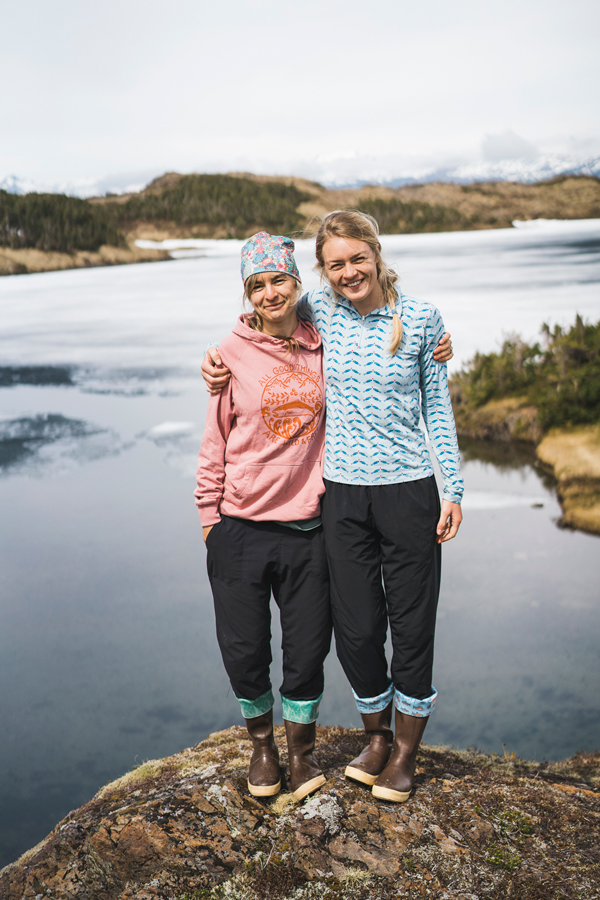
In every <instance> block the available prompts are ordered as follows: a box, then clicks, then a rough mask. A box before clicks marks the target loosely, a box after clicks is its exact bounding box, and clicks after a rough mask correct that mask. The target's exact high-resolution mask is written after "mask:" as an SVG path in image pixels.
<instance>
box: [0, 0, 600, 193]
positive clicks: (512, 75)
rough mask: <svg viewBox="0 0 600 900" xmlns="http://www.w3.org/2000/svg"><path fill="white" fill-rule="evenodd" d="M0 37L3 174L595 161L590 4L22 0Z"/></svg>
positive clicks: (10, 10)
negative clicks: (550, 156)
mask: <svg viewBox="0 0 600 900" xmlns="http://www.w3.org/2000/svg"><path fill="white" fill-rule="evenodd" d="M1 26H2V54H1V58H0V83H1V84H2V85H3V90H2V104H1V119H0V179H1V178H2V176H3V175H8V174H15V175H18V176H21V177H29V178H34V179H60V178H76V177H96V178H97V177H102V176H107V175H116V174H122V173H125V174H127V173H131V175H132V177H134V176H136V175H138V174H141V173H148V174H149V175H151V174H158V173H160V172H163V171H165V170H171V171H181V172H190V171H234V170H238V171H239V170H251V171H252V170H254V171H263V172H269V171H270V172H273V173H285V172H288V173H294V172H300V171H302V173H303V174H305V173H308V172H309V171H310V167H311V166H314V165H317V164H318V165H321V166H322V165H323V164H327V163H328V162H332V163H333V164H334V163H335V160H336V159H344V158H346V159H349V158H352V157H353V156H354V157H356V158H358V159H362V158H363V157H364V158H371V159H372V160H373V159H375V160H387V161H388V163H389V161H390V160H392V161H393V165H395V166H396V167H397V168H398V169H401V168H404V169H405V170H407V171H408V170H415V171H418V170H420V169H423V168H427V167H428V166H431V165H449V164H454V163H461V162H466V161H475V160H481V159H490V160H493V159H500V158H502V157H503V156H505V157H506V156H508V157H511V156H512V157H515V156H519V155H534V154H536V153H542V154H543V153H576V154H579V155H583V156H585V155H590V156H591V155H594V154H598V153H600V125H599V122H598V111H599V110H600V77H599V74H600V73H599V71H598V70H599V65H598V59H599V56H600V54H599V52H598V35H599V34H600V27H599V26H600V3H598V0H501V2H499V0H497V2H486V0H421V2H415V0H410V2H409V0H361V2H358V0H302V2H295V3H294V2H290V0H254V2H250V0H243V2H242V0H213V2H210V3H209V2H206V0H169V2H168V3H167V2H164V3H158V2H155V0H102V2H100V3H86V2H82V0H53V2H49V0H19V2H18V3H17V2H13V3H10V4H9V3H8V2H5V3H3V4H2V14H1ZM398 174H400V173H398Z"/></svg>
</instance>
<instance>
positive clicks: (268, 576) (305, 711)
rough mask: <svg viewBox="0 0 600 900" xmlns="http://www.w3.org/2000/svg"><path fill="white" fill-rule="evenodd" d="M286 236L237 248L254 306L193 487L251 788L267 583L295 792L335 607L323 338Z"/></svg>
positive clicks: (267, 714) (257, 783) (310, 787)
mask: <svg viewBox="0 0 600 900" xmlns="http://www.w3.org/2000/svg"><path fill="white" fill-rule="evenodd" d="M293 250H294V242H293V241H292V240H291V239H290V238H287V237H273V236H272V235H269V234H266V233H265V232H261V233H259V234H256V235H254V237H252V238H250V240H249V241H247V243H246V244H245V245H244V247H243V249H242V278H243V281H244V296H245V298H247V299H248V300H249V302H250V304H251V306H252V307H253V312H252V313H250V314H249V315H243V316H241V317H240V319H239V321H238V323H237V325H236V326H235V328H234V330H233V332H232V333H231V334H230V335H229V336H228V337H227V338H225V340H224V341H223V342H222V343H221V344H220V346H219V354H220V356H221V359H222V360H223V362H224V364H225V365H226V366H227V367H228V369H229V370H230V371H231V378H230V380H229V382H228V384H227V387H226V388H225V389H224V390H223V391H222V392H221V393H219V394H213V395H212V396H211V398H210V402H209V407H208V411H207V419H206V427H205V431H204V437H203V440H202V446H201V448H200V454H199V458H198V474H197V489H196V492H195V497H196V504H197V506H198V510H199V513H200V519H201V522H202V526H203V535H204V540H205V542H206V548H207V566H208V575H209V579H210V583H211V588H212V592H213V598H214V604H215V615H216V624H217V637H218V641H219V646H220V649H221V654H222V657H223V662H224V665H225V669H226V671H227V674H228V676H229V679H230V681H231V686H232V688H233V691H234V693H235V695H236V697H237V698H238V700H239V702H240V705H241V708H242V713H243V715H244V718H245V720H246V727H247V729H248V733H249V734H250V737H251V739H252V745H253V752H252V758H251V762H250V771H249V775H248V788H249V790H250V793H251V794H253V795H255V796H259V797H260V796H272V795H273V794H276V793H277V792H278V791H279V789H280V787H281V781H280V774H279V756H278V752H277V747H276V745H275V741H274V738H273V703H274V700H273V693H272V690H271V682H270V678H269V666H270V663H271V660H272V657H271V617H270V599H271V593H272V594H273V596H274V598H275V601H276V603H277V605H278V607H279V611H280V618H281V629H282V636H283V641H282V646H283V683H282V685H281V688H280V693H281V697H282V706H283V718H284V721H285V729H286V738H287V745H288V753H289V766H290V787H291V790H292V792H293V793H294V795H295V797H296V798H297V799H302V798H303V797H305V796H307V795H308V794H310V793H312V792H313V791H315V790H317V788H319V787H320V786H321V785H322V784H323V783H324V782H325V777H324V775H323V774H322V772H321V771H320V769H319V767H318V765H317V763H316V761H315V759H314V757H313V755H312V752H313V749H314V745H315V734H316V720H317V716H318V712H319V702H320V700H321V697H322V695H323V662H324V660H325V657H326V656H327V653H328V652H329V646H330V642H331V613H330V604H329V576H328V570H327V559H326V555H325V547H324V542H323V529H322V525H321V516H320V500H321V497H322V495H323V493H324V490H325V488H324V485H323V479H322V474H321V473H322V465H323V448H324V424H325V387H324V382H323V369H322V353H321V338H320V336H319V333H318V332H317V330H316V328H315V327H314V326H313V325H312V324H311V323H309V322H306V321H303V320H301V319H299V318H298V317H297V315H296V304H297V302H298V299H299V297H300V292H301V291H300V276H299V274H298V269H297V267H296V263H295V260H294V256H293Z"/></svg>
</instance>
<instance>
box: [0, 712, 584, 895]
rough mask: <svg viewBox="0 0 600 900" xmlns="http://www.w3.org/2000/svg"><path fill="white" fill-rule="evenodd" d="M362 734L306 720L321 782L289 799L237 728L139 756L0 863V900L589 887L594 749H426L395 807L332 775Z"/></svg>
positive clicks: (531, 891)
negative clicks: (263, 796)
mask: <svg viewBox="0 0 600 900" xmlns="http://www.w3.org/2000/svg"><path fill="white" fill-rule="evenodd" d="M276 732H277V734H276V736H277V740H278V743H279V746H280V747H281V748H282V749H283V748H284V746H285V742H284V736H283V729H282V728H281V727H279V728H277V729H276ZM363 743H364V738H363V736H362V734H361V733H360V732H358V731H354V730H345V729H342V728H319V729H318V756H319V759H320V762H321V764H322V766H323V769H324V771H325V774H326V775H327V778H328V780H327V783H326V784H325V785H324V786H323V788H322V789H321V790H320V791H319V792H318V793H317V794H315V795H314V796H313V797H310V798H308V799H307V800H306V801H304V802H303V803H299V804H298V803H296V802H295V801H294V799H293V797H292V796H291V795H290V794H285V793H283V794H281V795H280V796H279V797H277V798H276V799H275V800H274V801H271V802H266V801H265V802H259V801H257V800H255V799H254V798H252V797H251V796H250V795H249V794H248V791H247V788H246V767H247V763H248V759H249V756H250V745H249V740H248V737H247V735H246V733H245V731H244V730H243V729H241V728H238V727H234V728H230V729H228V730H227V731H224V732H220V733H218V734H214V735H211V737H210V738H208V739H207V740H206V741H203V742H202V743H200V744H198V745H197V746H196V747H193V748H191V749H189V750H185V751H183V752H182V753H179V754H177V755H176V756H172V757H168V758H167V759H164V760H155V761H151V762H148V763H145V764H143V765H142V766H140V767H139V768H137V769H135V770H134V771H133V772H130V773H128V774H127V775H125V776H124V777H123V778H121V779H119V780H118V781H115V782H113V783H112V784H109V785H107V786H106V787H105V788H103V789H102V790H101V791H100V792H99V793H98V794H97V795H96V797H94V799H93V800H91V801H90V802H89V803H87V804H86V805H85V806H82V807H81V808H80V809H78V810H75V811H74V812H72V813H70V814H69V815H68V816H67V817H66V818H65V819H64V820H63V821H62V822H61V823H59V825H57V826H56V828H55V829H54V831H52V833H51V834H50V835H49V836H48V837H47V838H46V840H45V841H42V843H41V844H39V845H38V846H37V847H35V848H34V849H33V850H31V851H30V852H28V853H26V854H25V855H24V856H23V857H22V858H21V859H20V860H18V861H17V862H16V863H14V864H13V865H10V866H8V867H6V868H5V869H3V870H2V872H0V898H2V900H42V898H46V897H49V898H54V900H67V898H68V900H75V898H77V900H129V898H131V900H133V898H135V900H209V898H229V900H242V898H244V900H257V898H295V900H304V898H306V900H317V898H323V900H326V898H331V900H333V898H339V900H344V898H351V897H352V898H372V897H376V898H400V897H434V898H439V900H450V898H459V897H461V898H470V900H477V898H481V900H483V898H506V897H512V898H528V900H535V898H539V900H542V898H543V900H552V898H567V897H569V898H582V900H583V898H585V900H592V898H597V897H599V896H600V891H599V887H598V886H599V885H600V851H599V848H600V793H599V791H598V789H599V788H600V754H598V753H596V754H589V755H585V754H579V755H578V756H576V757H574V758H573V759H572V760H570V761H568V762H566V763H561V764H556V765H549V764H547V763H545V764H542V765H538V764H536V763H525V762H523V761H521V760H518V759H516V758H514V756H512V755H506V756H505V757H496V756H486V755H483V754H480V753H477V752H475V751H466V752H458V751H450V750H446V749H444V748H435V747H425V748H423V749H422V750H421V753H420V759H419V763H420V768H419V769H418V774H417V779H416V787H415V790H414V793H413V796H412V797H411V798H410V800H409V801H408V803H406V804H402V805H395V804H391V803H380V802H377V801H375V800H374V799H373V797H372V795H371V794H370V793H369V791H368V789H366V788H364V787H363V786H361V785H358V784H353V783H352V782H349V781H347V780H346V779H345V778H344V777H343V769H344V766H345V764H346V762H347V761H348V760H349V759H350V758H352V757H353V756H354V755H356V753H357V752H358V751H359V749H360V747H361V746H362V745H363ZM282 757H283V759H282V763H283V765H284V766H285V763H286V759H285V754H282Z"/></svg>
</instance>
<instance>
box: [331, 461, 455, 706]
mask: <svg viewBox="0 0 600 900" xmlns="http://www.w3.org/2000/svg"><path fill="white" fill-rule="evenodd" d="M325 485H326V492H325V497H324V498H323V501H322V513H323V528H324V531H325V543H326V547H327V558H328V561H329V574H330V578H331V604H332V612H333V626H334V631H335V640H336V647H337V654H338V658H339V660H340V662H341V664H342V667H343V669H344V672H345V673H346V676H347V678H348V680H349V681H350V684H351V685H352V688H353V689H354V691H355V693H356V694H357V695H358V697H360V698H370V697H377V696H379V695H380V694H383V693H384V692H385V691H386V690H387V689H388V686H389V683H390V678H389V675H388V668H387V660H386V657H385V649H384V644H385V639H386V635H387V625H388V620H389V624H390V629H391V635H392V648H393V658H392V667H391V676H392V681H393V683H394V686H395V688H396V689H397V690H398V691H400V692H401V693H402V694H405V695H407V696H408V697H413V698H417V699H424V698H426V697H429V696H430V695H431V694H432V693H433V692H432V685H431V676H432V669H433V640H434V632H435V617H436V611H437V603H438V595H439V587H440V569H441V548H440V545H439V544H438V543H437V542H436V525H437V523H438V520H439V516H440V500H439V496H438V491H437V487H436V484H435V479H434V478H433V476H432V477H431V478H423V479H419V480H418V481H406V482H402V483H401V484H388V485H369V486H362V485H352V484H339V483H337V482H332V481H326V482H325ZM382 576H383V580H382Z"/></svg>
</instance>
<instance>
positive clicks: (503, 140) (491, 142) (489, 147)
mask: <svg viewBox="0 0 600 900" xmlns="http://www.w3.org/2000/svg"><path fill="white" fill-rule="evenodd" d="M481 152H482V153H483V158H484V159H485V160H486V161H487V162H501V161H502V160H505V159H531V157H534V156H537V155H538V150H537V147H535V146H534V145H533V144H530V143H529V141H526V140H525V138H522V137H520V135H518V134H515V132H514V131H504V132H503V133H502V134H486V136H485V137H484V139H483V141H482V143H481Z"/></svg>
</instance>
